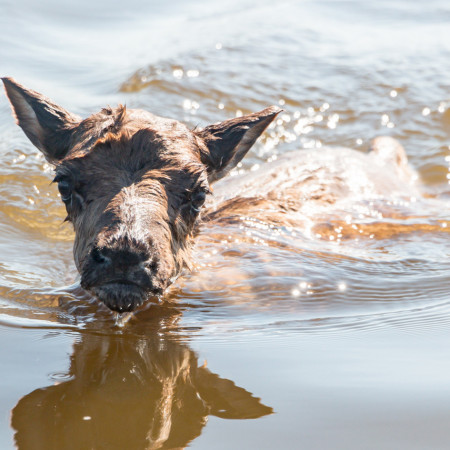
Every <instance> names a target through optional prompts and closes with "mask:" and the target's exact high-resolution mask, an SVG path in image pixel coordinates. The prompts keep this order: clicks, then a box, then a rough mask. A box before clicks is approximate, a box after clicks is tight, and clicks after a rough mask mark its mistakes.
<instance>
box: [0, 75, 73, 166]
mask: <svg viewBox="0 0 450 450" xmlns="http://www.w3.org/2000/svg"><path fill="white" fill-rule="evenodd" d="M2 81H3V84H4V85H5V90H6V95H7V96H8V99H9V101H10V102H11V106H12V109H13V113H14V116H15V117H16V121H17V124H18V125H19V126H20V127H21V128H22V130H23V131H24V132H25V134H26V135H27V137H28V139H30V141H31V142H32V143H33V144H34V145H35V146H36V147H37V148H38V149H39V150H40V151H41V152H42V153H43V154H44V156H45V158H46V159H47V161H49V162H51V163H56V162H57V161H59V160H61V159H62V158H64V156H65V155H66V153H67V152H68V150H69V148H70V141H71V137H72V136H73V133H74V130H75V129H76V127H77V126H78V124H79V123H80V122H81V118H80V117H78V116H76V115H74V114H71V113H69V112H68V111H66V110H65V109H63V108H61V107H60V106H58V105H56V104H55V103H53V102H52V101H51V100H50V99H48V98H46V97H44V96H43V95H41V94H39V93H38V92H35V91H32V90H30V89H27V88H25V87H24V86H22V85H20V84H19V83H17V81H15V80H14V79H13V78H2Z"/></svg>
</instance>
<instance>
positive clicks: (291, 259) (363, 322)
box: [0, 0, 450, 449]
mask: <svg viewBox="0 0 450 450" xmlns="http://www.w3.org/2000/svg"><path fill="white" fill-rule="evenodd" d="M140 3H141V2H136V1H134V0H132V1H131V2H126V4H121V5H115V6H114V7H112V6H111V3H110V2H104V1H100V2H85V1H82V2H81V3H80V2H77V3H76V4H73V5H62V4H61V3H60V2H56V1H51V0H46V1H45V2H38V3H36V2H27V1H15V2H12V1H0V30H1V31H0V75H2V76H4V75H7V76H13V77H15V78H16V79H17V80H18V81H20V82H21V83H23V84H25V85H26V86H28V87H30V88H33V89H35V90H38V91H40V92H42V93H44V94H45V95H48V96H49V97H51V98H52V99H53V100H55V101H56V102H58V103H59V104H61V105H63V106H64V107H65V108H67V109H69V110H71V111H73V112H75V113H78V114H80V115H87V114H89V113H91V112H94V111H97V110H98V109H100V108H101V107H103V106H105V105H107V104H110V105H115V104H117V103H126V105H127V106H128V107H130V108H135V107H140V108H145V109H148V110H150V111H151V112H154V113H156V114H159V115H162V116H167V117H173V118H177V119H179V120H183V121H185V122H186V123H188V124H189V125H190V126H192V127H194V126H197V125H200V126H203V125H206V124H208V123H212V122H216V121H218V120H223V119H226V118H229V117H234V116H236V115H238V114H241V113H244V114H245V113H248V112H251V111H257V110H260V109H263V108H264V107H266V106H269V105H271V104H276V105H280V106H282V107H283V108H284V110H285V111H284V112H283V113H282V114H281V115H280V116H279V118H278V119H277V121H276V123H275V124H274V126H272V127H271V128H269V129H268V130H267V132H266V134H265V135H264V136H263V137H262V138H261V139H260V141H259V142H258V143H257V144H256V145H255V146H254V148H253V149H252V150H251V152H250V153H249V155H248V156H247V157H246V158H245V159H244V161H243V164H242V167H240V168H239V169H238V170H237V171H236V173H235V174H234V175H235V176H237V177H239V176H240V175H239V173H251V174H252V176H253V175H257V174H258V173H263V171H264V170H265V169H266V168H267V167H270V165H271V164H276V162H277V161H278V160H279V159H280V158H281V157H282V155H283V154H285V153H288V152H290V151H294V150H301V149H312V148H316V149H317V151H318V152H320V151H321V149H322V150H323V148H324V147H325V146H340V147H342V146H345V147H351V148H354V149H357V150H360V151H361V152H366V151H367V149H368V147H369V143H370V140H371V139H372V138H374V137H376V136H379V135H389V136H393V137H395V138H397V139H398V140H399V141H400V142H401V144H402V145H403V146H404V147H405V149H406V153H407V155H408V159H409V162H410V164H411V166H412V168H413V169H414V170H415V171H417V173H418V175H419V180H417V182H416V184H415V186H414V187H411V189H410V190H409V191H408V190H406V194H405V193H403V194H402V195H398V194H397V193H396V192H394V191H392V193H388V194H386V195H384V196H382V197H380V198H378V199H377V200H376V201H374V200H373V199H372V198H371V199H369V198H367V199H362V200H366V202H365V203H364V201H362V202H361V203H360V204H358V205H359V206H358V207H357V206H355V205H344V206H342V208H341V210H339V211H336V213H335V215H334V217H332V218H330V217H329V216H326V217H325V216H321V215H320V211H319V212H318V211H316V210H311V211H310V213H311V214H310V216H308V217H307V219H308V218H309V222H308V226H307V227H305V226H302V227H297V228H296V227H273V226H272V227H271V226H270V225H268V224H266V223H264V222H262V221H258V220H254V219H252V218H247V219H248V220H243V221H242V223H238V224H236V223H228V224H223V225H222V226H218V225H212V224H211V225H206V226H205V227H204V229H203V233H202V235H201V236H200V239H199V241H198V245H197V248H196V251H195V255H196V262H197V269H196V270H195V271H194V272H193V273H192V274H186V275H185V276H184V277H182V278H180V279H179V280H178V281H177V283H176V285H175V286H174V287H173V288H172V290H171V291H170V293H168V295H167V297H166V301H163V302H162V303H161V304H159V305H151V306H149V307H148V308H147V309H145V310H142V311H140V312H139V313H137V314H136V315H135V316H132V317H130V318H128V319H129V320H128V321H127V322H126V323H125V324H123V326H122V327H118V326H117V324H116V322H115V318H114V317H113V315H112V314H110V313H109V312H108V311H106V310H105V309H104V308H102V307H100V306H99V305H97V304H95V303H93V302H92V301H90V300H89V298H87V297H86V296H84V295H83V293H82V292H81V291H80V289H79V288H78V287H77V285H76V270H75V267H74V264H73V261H72V250H71V248H72V239H73V235H72V231H71V229H70V226H69V225H67V224H63V219H64V210H63V207H62V205H61V204H60V200H59V198H58V195H57V190H56V188H55V186H54V185H51V184H50V181H51V179H52V170H51V167H49V166H48V165H47V164H46V163H45V161H44V160H43V158H42V157H41V156H40V155H39V154H38V152H37V150H35V149H34V147H33V146H32V144H31V143H30V142H29V141H28V140H27V138H26V137H25V136H24V135H23V133H22V131H21V130H20V129H19V128H18V127H17V126H16V125H15V124H14V120H13V119H12V116H11V112H10V108H9V105H8V103H7V101H6V97H5V96H4V95H2V96H0V119H1V120H0V255H1V256H0V335H1V338H2V343H3V345H2V346H1V347H0V359H1V361H2V364H1V367H2V371H1V375H2V377H1V378H2V383H1V388H0V405H1V412H2V413H1V416H0V448H11V447H13V446H14V443H15V444H16V445H17V446H18V447H19V448H21V449H39V448H42V449H49V448H74V449H81V448H118V449H122V448H130V449H131V448H136V449H140V448H160V447H163V448H180V447H185V446H190V447H193V448H207V449H210V448H274V447H275V448H342V449H344V448H345V449H350V448H408V449H412V448H418V449H422V448H448V440H449V438H450V432H449V431H448V425H447V424H448V420H449V419H450V409H449V407H448V404H449V400H450V389H449V386H450V358H449V357H450V346H449V342H450V341H449V339H450V333H449V327H448V325H449V322H450V301H449V300H450V296H449V294H448V288H449V287H450V277H449V270H450V259H449V256H450V243H449V239H448V230H449V229H450V225H448V221H449V220H450V213H449V206H450V205H449V194H450V189H449V181H448V180H449V179H450V169H449V167H450V83H449V78H448V74H449V73H450V28H449V23H450V7H449V5H448V2H446V1H443V0H437V1H429V2H426V4H424V3H419V2H417V3H416V2H408V1H390V2H384V1H381V2H377V3H376V4H375V3H370V4H369V2H352V1H350V2H339V1H338V2H325V1H316V2H306V1H305V2H289V1H280V2H277V3H276V4H274V3H273V2H265V1H261V2H258V4H255V3H254V2H248V1H247V2H242V1H241V2H239V3H238V2H236V1H231V2H227V3H226V4H223V2H208V3H206V2H201V1H197V2H189V4H186V3H183V2H171V3H170V4H168V5H167V6H165V5H163V4H161V3H155V2H147V3H146V4H145V5H143V4H140ZM380 177H382V174H381V173H380ZM236 180H238V178H236V177H234V178H233V177H230V178H229V179H227V180H224V182H222V186H221V187H220V189H221V190H222V191H223V192H225V193H226V192H232V190H233V186H234V185H235V183H236V182H237V181H236ZM408 189H409V188H408ZM408 192H409V194H408ZM167 300H169V302H168V301H167Z"/></svg>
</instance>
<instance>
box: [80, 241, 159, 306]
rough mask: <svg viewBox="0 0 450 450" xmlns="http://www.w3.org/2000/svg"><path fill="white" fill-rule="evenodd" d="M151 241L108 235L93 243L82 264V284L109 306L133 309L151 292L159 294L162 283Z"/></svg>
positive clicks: (151, 293)
mask: <svg viewBox="0 0 450 450" xmlns="http://www.w3.org/2000/svg"><path fill="white" fill-rule="evenodd" d="M157 269H158V264H157V258H156V254H155V252H154V251H153V247H152V243H151V241H150V240H149V241H148V242H144V241H139V240H136V239H132V238H130V237H129V236H126V237H122V238H114V237H109V238H108V239H106V238H103V239H99V240H98V241H97V242H96V243H95V245H93V247H92V249H91V251H90V253H89V255H88V259H87V261H86V264H85V265H84V267H83V271H82V276H81V285H82V286H83V287H84V288H85V289H88V290H90V291H91V292H93V293H94V294H95V295H96V296H97V297H98V298H99V299H100V300H101V301H103V303H105V305H106V306H108V308H110V309H112V310H114V311H119V312H124V311H132V310H134V309H135V308H136V307H137V306H139V305H141V304H142V303H143V302H144V301H145V299H146V298H147V297H148V296H150V295H156V296H157V295H160V294H161V293H162V290H163V289H162V286H161V285H160V283H159V281H158V280H157V277H156V276H155V274H156V272H157Z"/></svg>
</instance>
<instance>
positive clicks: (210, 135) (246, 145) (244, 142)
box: [197, 106, 282, 183]
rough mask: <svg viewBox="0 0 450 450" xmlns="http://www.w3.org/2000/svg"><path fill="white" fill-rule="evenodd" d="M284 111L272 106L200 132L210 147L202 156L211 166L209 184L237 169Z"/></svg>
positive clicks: (208, 165)
mask: <svg viewBox="0 0 450 450" xmlns="http://www.w3.org/2000/svg"><path fill="white" fill-rule="evenodd" d="M281 111H282V110H281V109H280V108H278V107H277V106H270V107H269V108H266V109H263V110H262V111H260V112H257V113H253V114H248V115H246V116H242V117H236V118H235V119H230V120H225V121H224V122H220V123H216V124H214V125H210V126H208V127H206V128H204V129H203V130H201V131H198V132H197V136H199V137H200V138H201V139H203V142H204V143H205V144H206V150H204V151H203V152H202V157H203V162H204V163H205V164H206V165H207V167H208V172H209V175H208V181H209V182H210V183H212V182H214V181H217V180H219V179H220V178H223V177H224V176H225V175H226V174H227V173H228V172H229V171H230V170H231V169H233V168H234V167H236V165H237V164H238V163H239V162H240V161H241V159H242V158H243V157H244V156H245V154H246V153H247V152H248V151H249V150H250V147H251V146H252V145H253V144H254V143H255V141H256V139H258V137H259V136H260V135H261V133H262V132H263V131H264V130H265V129H266V128H267V126H268V125H269V124H270V122H272V120H273V119H274V118H275V117H276V116H277V114H279V113H280V112H281Z"/></svg>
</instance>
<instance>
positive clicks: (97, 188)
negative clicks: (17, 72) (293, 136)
mask: <svg viewBox="0 0 450 450" xmlns="http://www.w3.org/2000/svg"><path fill="white" fill-rule="evenodd" d="M3 82H4V85H5V89H6V93H7V96H8V98H9V100H10V102H11V105H12V108H13V111H14V114H15V116H16V119H17V123H18V124H19V125H20V127H21V128H22V129H23V131H24V132H25V134H26V135H27V136H28V138H29V139H30V140H31V142H32V143H33V144H34V145H35V146H36V147H37V148H38V149H39V150H40V151H41V152H42V153H43V154H44V156H45V157H46V159H47V160H48V161H49V162H51V163H52V164H54V165H55V171H56V177H55V179H54V181H55V182H56V183H58V188H59V192H60V194H61V199H62V201H63V202H64V204H65V206H66V210H67V220H69V221H70V222H72V224H73V227H74V230H75V243H74V258H75V263H76V266H77V269H78V271H79V272H80V274H81V285H82V286H83V288H85V289H86V290H88V291H89V292H91V293H93V294H94V295H95V296H96V297H97V298H98V299H99V300H101V301H102V302H103V303H104V304H105V305H106V306H108V307H109V308H110V309H112V310H114V311H119V312H124V311H132V310H134V309H135V308H136V307H138V306H139V305H141V304H142V303H143V302H144V301H145V300H146V299H148V298H150V297H152V296H159V295H161V294H162V293H163V292H164V290H165V289H166V288H167V286H168V285H169V284H170V283H171V281H172V280H173V279H174V277H176V276H177V275H178V274H179V273H180V271H181V270H182V269H183V268H184V267H189V266H190V252H189V250H190V247H191V245H192V241H193V237H194V235H195V232H196V228H197V225H198V221H199V218H200V215H201V210H202V206H203V204H204V202H205V199H206V196H207V195H208V194H209V193H210V192H211V188H210V186H211V184H212V183H213V182H215V181H216V180H218V179H220V178H222V177H224V176H225V175H226V174H227V173H228V172H229V171H230V170H231V169H232V168H233V167H235V166H236V165H237V164H238V163H239V161H241V159H242V158H243V157H244V156H245V154H246V153H247V151H248V150H249V149H250V147H251V146H252V145H253V144H254V142H255V141H256V139H257V138H258V137H259V136H260V134H261V133H262V132H263V131H264V129H265V128H266V127H267V126H268V125H269V123H270V122H271V121H272V120H273V119H274V118H275V116H276V115H277V114H278V113H279V112H280V109H279V108H277V107H273V106H272V107H270V108H266V109H264V110H263V111H260V112H258V113H254V114H249V115H247V116H243V117H239V118H235V119H230V120H227V121H224V122H221V123H217V124H215V125H211V126H208V127H206V128H204V129H202V130H190V129H189V128H187V127H186V126H185V125H183V124H182V123H180V122H178V121H176V120H170V119H165V118H161V117H158V116H155V115H153V114H150V113H148V112H146V111H142V110H127V109H126V108H125V107H123V106H119V107H118V108H105V109H102V110H101V111H100V112H99V113H97V114H93V115H92V116H90V117H88V118H87V119H85V120H82V119H81V118H80V117H78V116H76V115H73V114H71V113H69V112H68V111H66V110H64V109H63V108H61V107H60V106H58V105H56V104H55V103H53V102H52V101H51V100H49V99H48V98H46V97H44V96H43V95H41V94H39V93H37V92H34V91H31V90H29V89H26V88H25V87H23V86H21V85H20V84H18V83H17V82H16V81H14V80H13V79H11V78H3Z"/></svg>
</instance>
